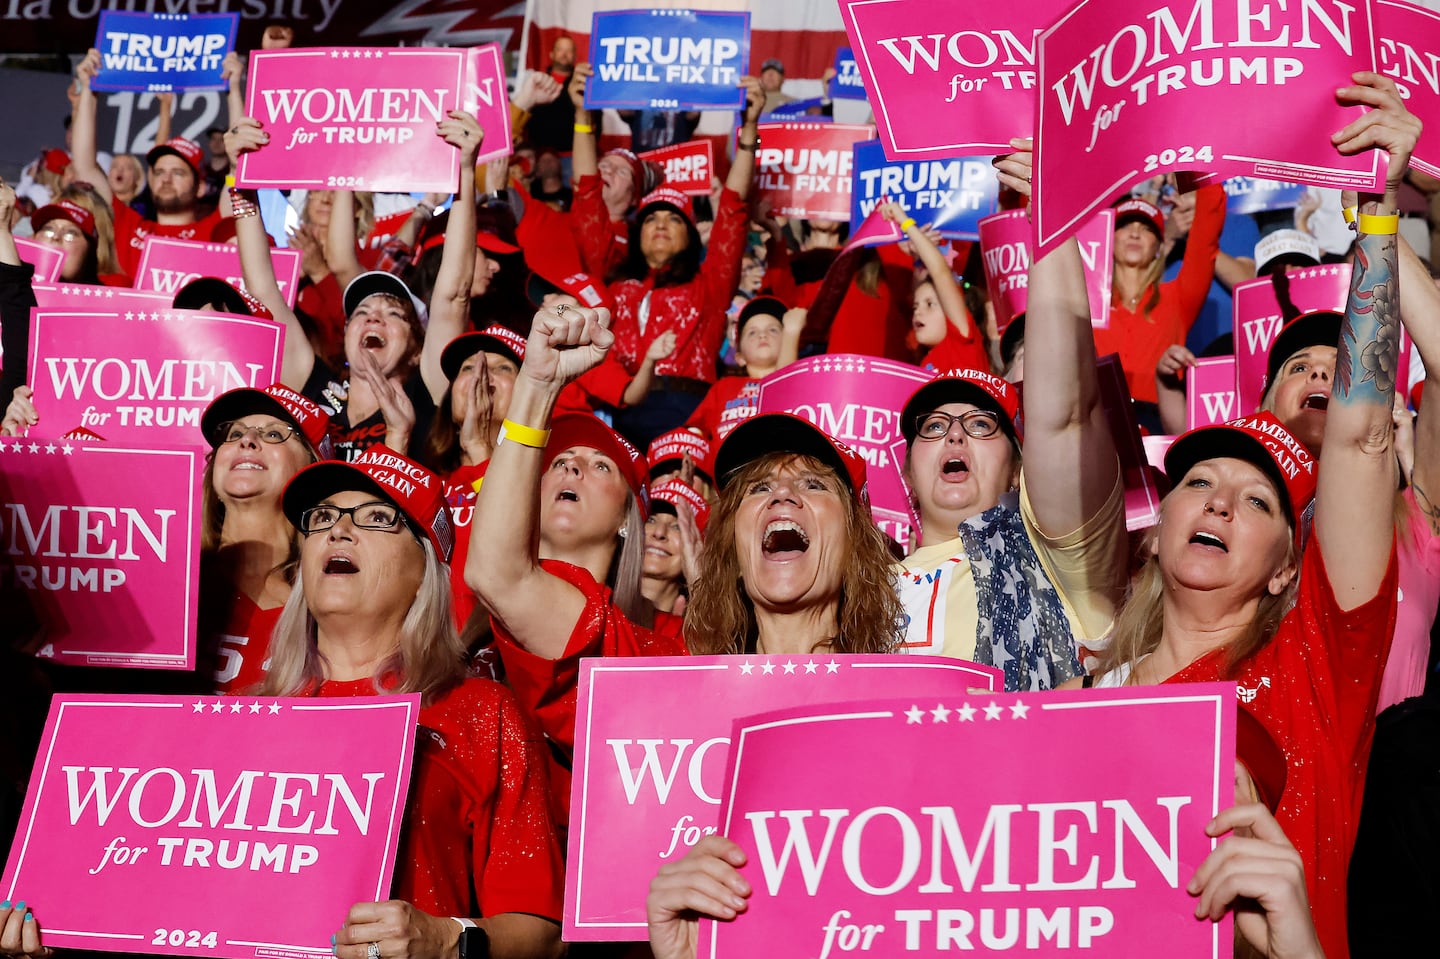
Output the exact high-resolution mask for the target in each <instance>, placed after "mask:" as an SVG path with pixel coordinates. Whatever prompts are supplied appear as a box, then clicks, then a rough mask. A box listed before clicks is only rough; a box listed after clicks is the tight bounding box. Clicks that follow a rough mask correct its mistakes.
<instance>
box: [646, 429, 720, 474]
mask: <svg viewBox="0 0 1440 959" xmlns="http://www.w3.org/2000/svg"><path fill="white" fill-rule="evenodd" d="M686 453H689V454H690V462H692V463H694V464H695V469H696V470H698V471H700V472H701V473H704V474H705V475H706V476H707V477H709V476H711V475H712V473H713V472H714V469H715V466H714V464H713V462H712V461H711V458H710V457H711V449H710V441H709V440H707V439H706V438H705V437H703V436H701V435H700V434H699V433H695V432H692V431H691V430H687V429H686V428H685V427H683V426H681V427H678V428H676V429H673V430H671V431H670V432H668V433H661V434H660V435H659V436H657V437H655V439H654V440H653V441H651V443H650V449H649V450H648V451H647V453H646V459H647V460H649V462H650V473H651V475H652V476H653V475H654V474H655V472H656V471H657V470H659V468H660V467H661V466H662V465H664V464H666V463H672V462H673V463H678V462H679V461H680V460H682V459H684V458H685V454H686Z"/></svg>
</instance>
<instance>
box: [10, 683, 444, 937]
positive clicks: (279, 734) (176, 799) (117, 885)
mask: <svg viewBox="0 0 1440 959" xmlns="http://www.w3.org/2000/svg"><path fill="white" fill-rule="evenodd" d="M419 712H420V697H419V696H418V695H416V696H381V697H376V696H369V697H360V698H354V699H343V698H337V699H255V698H250V697H245V698H235V699H229V698H225V699H221V698H216V697H213V696H202V697H186V698H180V697H174V696H123V695H109V696H76V695H62V696H56V697H55V699H54V700H53V701H52V702H51V706H50V718H49V720H48V722H47V723H46V725H45V734H44V737H43V738H42V740H41V743H40V751H39V754H38V758H37V760H36V765H35V769H34V772H33V773H32V774H31V777H30V786H29V790H28V791H27V793H26V796H25V807H24V810H23V812H22V814H21V817H20V827H19V829H18V831H17V832H16V836H15V844H14V846H13V847H12V848H11V851H10V861H9V863H8V865H7V866H6V867H5V876H4V880H3V888H4V892H3V895H4V896H5V898H6V899H8V900H10V901H14V899H15V897H16V894H17V893H19V894H20V895H22V896H23V897H24V898H25V900H26V902H27V903H28V904H29V906H30V908H31V909H33V910H34V913H35V918H36V920H37V921H38V922H39V923H40V924H41V927H42V928H43V930H44V936H45V944H46V945H47V946H59V947H71V948H79V949H101V950H105V951H107V952H140V953H154V954H163V955H172V956H220V957H225V959H256V957H273V959H321V957H324V956H329V955H331V947H330V936H331V934H332V933H334V932H335V930H336V928H337V927H338V926H339V924H340V922H341V921H342V920H343V919H344V917H345V915H346V913H347V912H348V911H349V910H350V907H351V906H352V905H354V904H355V903H357V902H375V901H377V900H384V899H388V898H389V891H390V879H391V874H392V873H393V871H394V868H395V850H396V845H397V843H398V840H399V834H400V826H401V822H402V820H403V818H404V811H405V794H406V789H407V787H408V785H409V778H410V763H411V757H412V755H413V753H414V746H415V723H416V719H417V717H418V715H419Z"/></svg>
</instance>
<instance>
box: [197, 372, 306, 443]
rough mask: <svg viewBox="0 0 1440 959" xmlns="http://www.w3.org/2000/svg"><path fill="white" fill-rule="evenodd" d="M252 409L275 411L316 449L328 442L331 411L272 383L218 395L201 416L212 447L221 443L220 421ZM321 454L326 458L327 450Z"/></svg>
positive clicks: (239, 415)
mask: <svg viewBox="0 0 1440 959" xmlns="http://www.w3.org/2000/svg"><path fill="white" fill-rule="evenodd" d="M252 413H273V414H274V415H276V416H278V417H280V418H281V419H283V420H285V421H287V422H289V423H292V424H294V426H295V428H296V429H298V430H299V431H300V433H301V435H302V436H304V437H305V439H306V440H308V441H309V442H310V448H311V449H313V450H317V451H318V450H320V448H321V447H322V446H323V445H324V444H325V438H326V433H327V432H328V431H329V429H330V414H328V413H326V412H325V411H324V410H323V409H321V408H320V407H319V406H317V405H316V404H315V403H313V402H311V401H310V400H309V399H307V398H306V397H304V396H301V395H300V394H299V393H296V392H295V391H294V390H292V389H290V387H288V386H285V385H284V384H283V383H272V384H270V385H269V386H267V387H265V388H264V389H263V390H257V389H254V388H252V387H248V386H247V387H241V388H240V389H238V390H231V391H230V392H228V393H221V394H220V395H219V396H217V397H215V399H213V400H211V401H210V405H209V406H207V407H205V412H204V414H203V415H201V417H200V432H201V433H203V434H204V435H205V439H206V440H207V441H208V442H209V443H210V445H211V446H212V447H216V446H219V445H220V443H221V440H222V437H221V436H220V435H219V432H218V431H219V428H220V424H222V423H229V422H231V421H232V420H238V419H239V418H240V417H242V416H249V415H251V414H252ZM320 455H321V458H322V459H324V458H325V454H320Z"/></svg>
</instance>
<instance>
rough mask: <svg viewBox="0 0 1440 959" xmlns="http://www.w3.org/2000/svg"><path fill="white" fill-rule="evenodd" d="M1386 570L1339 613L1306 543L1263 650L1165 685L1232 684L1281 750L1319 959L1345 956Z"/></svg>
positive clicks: (1389, 594)
mask: <svg viewBox="0 0 1440 959" xmlns="http://www.w3.org/2000/svg"><path fill="white" fill-rule="evenodd" d="M1396 570H1397V566H1396V563H1395V559H1394V555H1393V553H1392V555H1391V559H1390V567H1389V569H1388V570H1386V572H1385V579H1384V580H1383V581H1382V582H1381V583H1380V588H1379V590H1378V591H1377V592H1376V594H1375V597H1374V598H1373V599H1371V600H1370V601H1369V602H1367V603H1364V604H1362V605H1360V606H1358V607H1356V608H1355V609H1352V610H1350V611H1349V612H1342V611H1341V609H1340V607H1339V606H1338V605H1337V604H1336V601H1335V593H1334V591H1333V590H1332V589H1331V587H1330V579H1329V577H1328V576H1327V575H1326V572H1325V562H1324V560H1323V559H1322V558H1321V556H1320V544H1319V543H1318V542H1312V543H1311V544H1310V546H1309V547H1308V548H1307V549H1306V550H1305V558H1304V560H1303V563H1302V567H1301V572H1300V595H1299V597H1298V599H1297V602H1296V604H1295V608H1294V609H1292V610H1291V611H1290V612H1289V613H1288V614H1287V615H1286V617H1285V619H1284V620H1283V621H1282V622H1281V624H1280V629H1279V631H1278V632H1277V633H1276V634H1275V638H1274V639H1272V640H1271V641H1270V642H1269V644H1268V645H1266V646H1265V648H1264V649H1262V650H1260V651H1259V652H1258V653H1256V654H1255V655H1254V656H1251V657H1250V658H1249V659H1247V660H1246V661H1244V662H1243V663H1241V664H1240V667H1239V669H1238V670H1237V671H1236V672H1235V673H1234V674H1233V675H1229V676H1225V675H1223V673H1224V665H1225V664H1224V658H1223V651H1216V652H1215V653H1212V654H1210V655H1209V656H1206V657H1204V658H1203V659H1199V660H1197V661H1196V662H1194V663H1191V664H1190V665H1189V666H1187V667H1186V668H1185V669H1183V670H1181V671H1180V672H1178V673H1176V674H1175V675H1174V676H1171V677H1170V678H1169V679H1167V680H1166V682H1167V683H1207V682H1216V681H1218V680H1221V679H1233V680H1235V681H1236V682H1237V683H1238V684H1239V687H1240V701H1241V703H1243V704H1244V705H1245V706H1246V707H1247V708H1248V709H1250V711H1251V712H1253V713H1254V714H1255V717H1256V718H1257V719H1259V720H1260V722H1261V723H1262V724H1263V725H1264V726H1265V729H1266V730H1267V731H1268V732H1269V733H1270V735H1271V736H1273V737H1274V739H1275V742H1276V744H1277V745H1279V747H1280V748H1281V749H1282V750H1283V751H1284V753H1285V758H1286V762H1287V766H1288V770H1287V773H1286V781H1285V793H1284V795H1283V796H1282V797H1281V801H1280V808H1279V809H1278V810H1276V813H1275V817H1276V819H1278V820H1279V822H1280V825H1281V827H1282V828H1284V830H1285V835H1286V836H1288V837H1289V838H1290V841H1291V842H1292V843H1294V844H1295V848H1296V849H1297V850H1299V852H1300V856H1301V858H1302V859H1303V860H1304V862H1305V884H1306V889H1307V891H1308V892H1309V895H1310V912H1311V914H1312V915H1313V916H1314V919H1315V928H1316V930H1317V932H1318V933H1319V936H1320V945H1321V946H1322V947H1324V949H1325V955H1326V956H1328V957H1329V959H1344V957H1345V956H1347V955H1349V946H1348V942H1347V939H1346V931H1345V887H1346V876H1347V873H1348V870H1349V866H1350V853H1351V851H1352V850H1353V849H1354V847H1355V829H1356V826H1357V825H1358V824H1359V821H1360V801H1361V798H1362V797H1363V796H1364V793H1365V767H1366V764H1367V763H1368V762H1369V757H1370V744H1371V742H1372V740H1373V739H1374V736H1375V702H1376V697H1377V696H1378V694H1379V691H1380V678H1381V676H1382V675H1383V674H1384V672H1385V659H1386V656H1387V655H1388V653H1389V650H1390V638H1391V636H1392V635H1393V634H1394V632H1395V605H1396V592H1395V590H1396V578H1397V572H1396Z"/></svg>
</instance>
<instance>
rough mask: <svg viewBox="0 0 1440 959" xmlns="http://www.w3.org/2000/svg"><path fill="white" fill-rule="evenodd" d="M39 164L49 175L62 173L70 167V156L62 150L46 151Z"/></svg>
mask: <svg viewBox="0 0 1440 959" xmlns="http://www.w3.org/2000/svg"><path fill="white" fill-rule="evenodd" d="M41 162H42V163H43V164H44V166H45V169H47V170H49V171H50V172H51V173H64V172H65V168H66V167H68V166H69V165H70V154H68V153H66V152H65V151H64V150H46V151H45V156H44V157H43V158H42V159H41Z"/></svg>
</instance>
